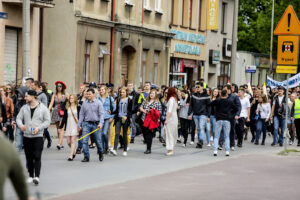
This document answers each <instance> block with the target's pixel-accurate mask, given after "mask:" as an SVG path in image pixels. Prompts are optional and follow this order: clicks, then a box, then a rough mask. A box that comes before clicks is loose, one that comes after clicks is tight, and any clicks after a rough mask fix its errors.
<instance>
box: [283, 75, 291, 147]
mask: <svg viewBox="0 0 300 200" xmlns="http://www.w3.org/2000/svg"><path fill="white" fill-rule="evenodd" d="M290 76H291V75H290V74H287V84H286V93H285V131H284V135H283V139H284V151H286V150H287V135H288V127H287V125H288V118H289V116H288V114H289V79H290Z"/></svg>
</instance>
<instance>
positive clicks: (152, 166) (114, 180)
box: [5, 128, 300, 200]
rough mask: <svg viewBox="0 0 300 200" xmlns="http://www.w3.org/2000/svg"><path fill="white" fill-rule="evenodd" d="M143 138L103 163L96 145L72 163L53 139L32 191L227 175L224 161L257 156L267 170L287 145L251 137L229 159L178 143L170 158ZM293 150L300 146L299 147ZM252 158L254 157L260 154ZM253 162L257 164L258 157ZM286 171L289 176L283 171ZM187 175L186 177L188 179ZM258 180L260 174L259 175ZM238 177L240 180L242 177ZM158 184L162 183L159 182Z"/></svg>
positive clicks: (57, 193)
mask: <svg viewBox="0 0 300 200" xmlns="http://www.w3.org/2000/svg"><path fill="white" fill-rule="evenodd" d="M50 132H51V134H52V135H54V133H55V130H54V129H53V128H51V129H50ZM141 140H142V137H138V138H137V139H136V143H135V144H133V145H131V146H130V150H129V151H128V156H127V157H123V156H122V151H120V150H119V151H118V153H119V155H118V156H116V157H114V156H111V155H108V156H105V159H104V162H99V160H98V156H97V154H96V149H91V159H90V162H89V163H81V162H80V161H81V159H82V158H83V155H82V154H81V155H77V156H76V158H75V160H74V161H73V162H68V161H67V158H68V155H69V149H68V148H67V147H66V148H65V149H63V150H60V151H58V150H57V149H55V145H56V143H57V139H54V140H53V147H51V148H50V149H47V148H45V149H44V151H43V156H42V170H41V177H40V180H41V183H40V185H39V186H32V185H30V192H31V194H32V195H35V194H36V193H39V194H40V195H41V197H42V199H52V198H57V197H63V198H61V199H64V196H66V195H70V194H74V193H78V192H84V191H86V190H90V189H96V188H97V190H98V188H102V187H103V188H106V187H108V186H112V185H114V184H122V183H124V184H125V185H127V181H136V180H139V179H145V178H151V177H152V178H155V176H160V175H161V176H163V177H165V175H166V174H168V173H171V172H177V171H179V170H186V169H191V168H195V167H200V168H201V167H205V166H211V167H215V172H214V173H217V174H218V173H223V172H222V170H224V169H223V167H222V166H223V164H222V163H225V164H226V163H227V165H228V168H229V169H230V168H232V169H236V167H237V166H235V165H233V164H232V165H231V164H230V162H231V160H232V162H233V163H239V162H240V163H241V164H244V165H246V164H245V163H248V162H245V163H243V162H244V161H243V160H248V158H249V159H250V160H251V158H252V157H253V156H258V158H260V159H261V160H262V168H263V169H264V170H267V169H268V165H266V166H265V167H263V166H264V164H267V163H264V158H266V161H267V160H268V159H269V160H272V159H270V158H269V157H271V158H273V157H274V158H276V159H277V160H278V159H279V160H280V159H282V160H284V159H285V158H282V157H278V156H276V153H278V152H279V151H280V150H282V147H271V146H270V144H271V138H269V137H268V138H267V142H266V146H261V145H259V146H255V145H253V144H251V143H250V142H248V141H246V142H245V143H244V147H243V148H239V149H236V151H233V152H231V156H230V157H229V158H228V157H225V152H224V151H221V152H219V155H218V157H213V156H212V149H211V147H206V146H205V147H204V148H203V149H196V148H195V145H188V146H187V147H186V148H184V147H182V146H181V145H179V144H178V145H177V146H176V148H175V155H174V156H171V157H167V156H165V153H166V150H165V148H164V147H163V146H162V145H161V144H160V143H159V142H158V140H157V139H154V143H153V148H152V154H151V155H144V154H143V152H144V151H145V145H144V144H143V143H142V141H141ZM289 148H293V149H296V148H297V149H299V148H298V147H296V146H295V145H294V146H292V147H289ZM21 158H22V160H23V163H25V158H24V154H23V153H22V154H21ZM252 159H254V160H255V158H252ZM296 159H298V160H299V157H293V158H291V160H296ZM254 162H255V163H256V161H254ZM270 162H271V161H270ZM218 163H219V164H220V165H219V164H218ZM221 164H222V165H221ZM293 164H298V166H299V163H291V165H293ZM216 166H219V169H217V168H216ZM249 166H251V165H249ZM246 167H247V165H246ZM290 167H293V166H290ZM196 171H197V170H196ZM201 171H202V169H201ZM240 172H241V176H242V175H243V174H244V173H243V172H242V171H240ZM294 172H295V174H296V171H292V173H294ZM199 173H200V172H199ZM282 173H283V174H284V172H282ZM200 174H201V173H200ZM210 174H211V173H208V174H207V176H208V178H209V179H214V178H215V176H213V175H211V176H210ZM194 175H197V173H196V172H195V174H194ZM202 175H203V174H202ZM244 175H247V174H244ZM250 175H251V176H253V177H254V176H255V175H256V173H252V174H250ZM298 175H299V173H298ZM277 176H278V174H277V173H274V174H273V177H274V179H277ZM187 177H188V176H187ZM221 177H222V176H221ZM253 177H249V178H250V179H249V180H250V181H251V180H252V179H251V178H253ZM182 178H183V179H184V177H182ZM237 178H238V177H237ZM257 178H260V177H259V176H257ZM278 178H280V177H278ZM196 179H197V178H196ZM189 180H190V179H189V178H187V179H186V181H189ZM246 180H247V176H246ZM297 180H298V181H299V180H300V179H299V178H298V179H296V181H297ZM169 181H170V182H172V181H173V180H172V179H170V180H169ZM222 181H223V180H222ZM237 181H239V180H238V179H237ZM192 183H193V182H191V183H189V182H188V183H187V184H188V185H189V184H192ZM237 183H238V182H237ZM298 183H299V182H298ZM137 184H139V182H137ZM157 184H158V185H160V182H158V183H157ZM202 184H204V183H201V184H200V183H199V188H200V187H202ZM224 184H225V183H224ZM6 186H7V187H6V189H5V197H6V198H5V199H9V200H10V199H15V193H14V191H13V190H12V188H11V185H10V183H7V184H6ZM197 187H198V186H197ZM212 187H213V185H211V188H210V189H212ZM279 188H281V189H282V186H280V187H279ZM145 192H146V191H145ZM239 192H241V191H238V190H234V191H233V194H236V193H239ZM269 192H271V191H268V193H269ZM183 193H185V192H183ZM187 193H188V192H187ZM122 194H123V193H122ZM122 194H120V196H119V198H122ZM195 194H196V193H195ZM233 194H232V195H233ZM190 195H193V194H190ZM90 196H91V195H90ZM190 197H191V196H190ZM66 198H67V197H66ZM128 198H129V196H128ZM73 199H82V198H74V197H73ZM98 199H99V198H98ZM101 199H102V198H101ZM111 199H114V198H113V196H111ZM125 199H127V198H125ZM158 199H159V198H158ZM162 199H163V198H162ZM168 199H173V198H168Z"/></svg>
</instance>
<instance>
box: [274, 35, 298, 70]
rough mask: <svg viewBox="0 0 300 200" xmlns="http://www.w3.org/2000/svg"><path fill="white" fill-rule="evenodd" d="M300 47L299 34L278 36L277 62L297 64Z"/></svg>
mask: <svg viewBox="0 0 300 200" xmlns="http://www.w3.org/2000/svg"><path fill="white" fill-rule="evenodd" d="M298 49H299V36H290V35H288V36H287V35H280V36H278V48H277V64H278V65H297V64H298Z"/></svg>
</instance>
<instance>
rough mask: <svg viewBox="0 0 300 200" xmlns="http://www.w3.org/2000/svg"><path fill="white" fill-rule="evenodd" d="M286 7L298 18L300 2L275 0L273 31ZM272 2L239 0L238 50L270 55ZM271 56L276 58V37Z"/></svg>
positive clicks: (299, 15)
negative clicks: (289, 7)
mask: <svg viewBox="0 0 300 200" xmlns="http://www.w3.org/2000/svg"><path fill="white" fill-rule="evenodd" d="M288 5H292V6H293V7H294V10H295V12H296V14H297V16H298V17H300V0H275V4H274V29H275V28H276V25H277V24H278V22H279V20H280V19H281V16H282V15H283V13H284V11H285V9H286V8H287V7H288ZM271 18H272V0H239V17H238V50H241V51H250V52H257V53H264V54H269V53H270V40H271ZM273 38H274V41H273V55H274V56H276V52H277V51H276V50H277V36H274V37H273Z"/></svg>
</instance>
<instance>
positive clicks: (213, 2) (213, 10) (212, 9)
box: [206, 0, 219, 30]
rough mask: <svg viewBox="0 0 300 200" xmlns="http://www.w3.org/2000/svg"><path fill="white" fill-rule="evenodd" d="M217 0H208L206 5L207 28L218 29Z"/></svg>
mask: <svg viewBox="0 0 300 200" xmlns="http://www.w3.org/2000/svg"><path fill="white" fill-rule="evenodd" d="M218 13H219V0H208V5H207V27H206V29H207V30H217V29H218Z"/></svg>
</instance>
